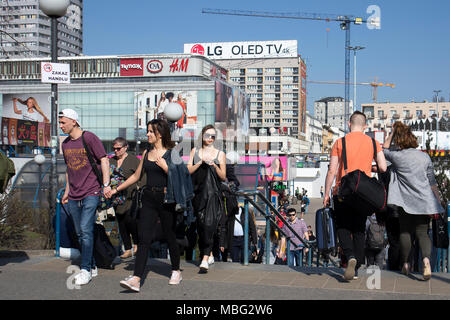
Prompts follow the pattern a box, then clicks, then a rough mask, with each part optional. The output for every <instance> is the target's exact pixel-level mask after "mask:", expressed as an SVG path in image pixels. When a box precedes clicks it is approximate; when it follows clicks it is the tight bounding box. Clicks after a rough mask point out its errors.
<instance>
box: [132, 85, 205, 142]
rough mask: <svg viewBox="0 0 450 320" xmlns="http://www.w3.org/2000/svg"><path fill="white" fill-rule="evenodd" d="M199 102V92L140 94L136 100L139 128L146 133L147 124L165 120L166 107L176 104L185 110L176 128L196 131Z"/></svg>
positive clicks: (148, 92)
mask: <svg viewBox="0 0 450 320" xmlns="http://www.w3.org/2000/svg"><path fill="white" fill-rule="evenodd" d="M197 100H198V98H197V91H192V90H184V91H183V90H165V91H142V92H138V93H137V94H136V99H135V104H136V106H137V110H138V112H137V127H138V128H139V129H140V130H141V131H142V130H144V132H145V130H146V128H147V122H149V121H151V120H153V119H156V118H164V109H165V107H166V106H167V105H168V104H169V103H170V102H175V103H178V104H179V105H180V106H181V107H182V108H183V116H182V118H181V119H180V120H179V121H177V122H176V123H175V128H176V129H178V128H179V129H185V130H184V131H189V130H193V131H195V130H196V129H197ZM141 138H142V137H141Z"/></svg>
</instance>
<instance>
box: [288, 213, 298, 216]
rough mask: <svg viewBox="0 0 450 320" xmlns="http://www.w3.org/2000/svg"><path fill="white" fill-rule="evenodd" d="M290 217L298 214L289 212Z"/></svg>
mask: <svg viewBox="0 0 450 320" xmlns="http://www.w3.org/2000/svg"><path fill="white" fill-rule="evenodd" d="M286 215H287V216H288V217H293V216H296V215H297V214H296V213H288V214H286Z"/></svg>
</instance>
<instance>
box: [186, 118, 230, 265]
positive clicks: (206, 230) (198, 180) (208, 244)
mask: <svg viewBox="0 0 450 320" xmlns="http://www.w3.org/2000/svg"><path fill="white" fill-rule="evenodd" d="M216 137H217V132H216V129H215V128H214V126H212V125H207V126H205V127H204V128H203V129H202V132H201V136H200V137H199V142H200V143H199V145H201V147H200V148H197V147H195V148H193V149H192V150H191V153H190V157H189V163H188V166H187V167H188V170H189V173H190V174H191V176H192V183H193V186H194V193H195V198H194V200H193V207H194V212H195V214H196V216H197V231H198V235H199V247H200V254H201V258H202V261H201V263H200V271H201V272H202V273H205V272H207V271H208V269H209V265H210V264H213V263H214V257H213V255H212V246H213V240H214V239H213V238H214V234H215V233H216V232H217V226H218V223H219V221H220V220H222V219H223V217H222V216H220V217H215V216H214V215H218V214H219V215H221V214H223V213H220V212H219V213H217V212H208V210H206V209H204V210H205V215H213V216H214V217H213V219H212V220H213V223H212V227H211V226H205V224H204V220H205V219H206V217H203V218H202V217H200V216H199V210H200V209H202V210H203V206H202V208H199V206H200V203H203V204H205V201H206V203H207V202H208V201H211V199H205V197H206V194H207V192H208V188H211V187H214V188H217V189H218V190H220V186H219V185H217V186H208V185H207V184H206V183H205V181H206V178H207V175H208V170H211V169H212V170H213V171H212V174H213V175H216V176H217V178H218V180H220V181H225V180H226V157H225V153H224V152H223V151H221V150H218V149H216V148H215V147H214V142H215V141H216ZM202 199H203V200H202ZM206 207H208V206H207V205H206ZM222 211H224V210H222ZM207 220H208V219H207Z"/></svg>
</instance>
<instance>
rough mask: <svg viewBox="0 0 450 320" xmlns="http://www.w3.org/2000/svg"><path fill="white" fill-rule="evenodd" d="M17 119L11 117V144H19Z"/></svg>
mask: <svg viewBox="0 0 450 320" xmlns="http://www.w3.org/2000/svg"><path fill="white" fill-rule="evenodd" d="M17 121H18V120H17V119H9V133H8V134H9V144H10V145H12V146H16V145H17Z"/></svg>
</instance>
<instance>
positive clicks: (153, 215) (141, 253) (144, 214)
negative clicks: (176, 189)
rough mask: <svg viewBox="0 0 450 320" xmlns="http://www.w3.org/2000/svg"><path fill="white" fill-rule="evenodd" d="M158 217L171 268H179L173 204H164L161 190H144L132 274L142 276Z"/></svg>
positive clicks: (153, 238) (178, 250)
mask: <svg viewBox="0 0 450 320" xmlns="http://www.w3.org/2000/svg"><path fill="white" fill-rule="evenodd" d="M158 217H159V219H160V221H161V227H162V230H163V233H164V236H165V238H166V239H167V242H168V244H169V253H170V262H171V264H172V270H180V249H179V246H178V243H177V239H176V234H175V225H176V219H175V218H176V212H175V205H174V204H164V193H163V192H151V191H147V190H146V191H144V196H143V197H142V209H141V210H140V213H139V220H138V234H139V244H138V251H137V255H136V262H135V267H134V275H135V276H137V277H139V278H142V276H143V275H144V271H145V266H146V264H147V259H148V254H149V250H150V247H151V245H152V242H153V241H154V240H155V236H156V227H157V221H158Z"/></svg>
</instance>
